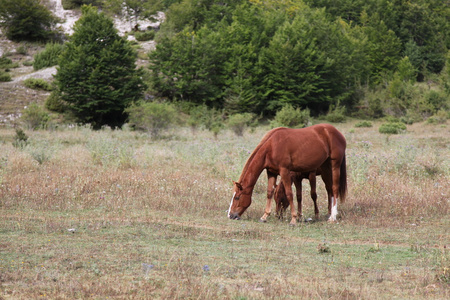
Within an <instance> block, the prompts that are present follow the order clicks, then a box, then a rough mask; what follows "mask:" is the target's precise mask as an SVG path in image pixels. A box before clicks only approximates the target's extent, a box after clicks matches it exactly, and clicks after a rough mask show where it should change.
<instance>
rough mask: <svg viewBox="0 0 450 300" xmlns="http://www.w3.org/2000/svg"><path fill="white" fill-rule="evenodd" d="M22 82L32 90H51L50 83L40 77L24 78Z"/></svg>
mask: <svg viewBox="0 0 450 300" xmlns="http://www.w3.org/2000/svg"><path fill="white" fill-rule="evenodd" d="M23 84H24V85H25V86H26V87H27V88H30V89H33V90H44V91H51V90H53V87H52V84H51V83H49V82H48V81H45V80H44V79H42V78H28V79H25V80H24V82H23Z"/></svg>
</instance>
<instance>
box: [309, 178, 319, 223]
mask: <svg viewBox="0 0 450 300" xmlns="http://www.w3.org/2000/svg"><path fill="white" fill-rule="evenodd" d="M308 179H309V185H310V186H311V199H312V200H313V202H314V217H315V219H316V220H319V207H318V206H317V191H316V187H317V185H316V172H310V173H309V177H308Z"/></svg>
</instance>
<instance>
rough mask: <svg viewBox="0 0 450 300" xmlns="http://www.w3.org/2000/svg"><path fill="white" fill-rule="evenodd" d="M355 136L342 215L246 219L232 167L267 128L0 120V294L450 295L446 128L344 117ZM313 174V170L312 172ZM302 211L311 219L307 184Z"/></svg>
mask: <svg viewBox="0 0 450 300" xmlns="http://www.w3.org/2000/svg"><path fill="white" fill-rule="evenodd" d="M337 127H338V128H339V129H340V130H341V131H342V132H343V133H344V135H345V136H346V138H347V141H348V150H347V162H348V169H349V171H348V181H349V195H348V198H347V201H346V203H345V204H343V205H341V206H340V208H339V210H340V215H339V217H340V218H339V223H338V224H328V223H327V222H326V221H325V220H326V216H325V213H326V201H325V200H324V199H325V189H324V188H323V184H322V183H321V182H320V180H319V183H318V192H319V202H320V203H319V205H320V208H321V220H320V221H317V222H312V223H301V224H299V225H297V226H296V227H290V226H288V223H287V222H286V221H279V220H276V219H275V218H274V217H272V218H270V219H269V222H268V223H266V224H261V223H259V222H258V219H259V217H260V216H261V215H262V212H263V209H264V205H265V200H264V198H265V189H266V186H265V185H266V179H265V175H264V174H263V175H262V176H261V178H260V180H259V182H258V184H257V186H256V189H255V194H254V200H253V203H252V206H251V207H250V208H249V210H248V212H247V213H246V214H245V216H244V218H243V220H242V221H231V220H227V218H226V209H227V208H228V205H229V199H230V197H231V194H230V190H231V180H233V179H234V180H235V179H237V178H238V177H239V174H240V171H241V169H242V167H243V165H244V163H245V160H246V159H247V157H248V156H249V152H250V151H252V150H253V148H254V147H255V146H256V144H257V143H258V142H259V139H260V138H261V137H262V135H263V134H264V132H265V131H266V130H267V128H259V129H257V130H256V131H255V132H254V133H247V134H246V135H245V136H244V137H243V138H238V137H235V136H234V135H233V134H232V133H230V132H224V133H222V134H220V135H219V137H218V139H217V140H215V139H214V138H213V137H212V134H210V133H208V132H198V133H197V134H196V135H195V136H194V135H192V134H191V132H190V131H189V130H188V129H183V128H182V129H177V130H176V131H174V132H173V133H171V134H170V135H169V136H167V137H166V138H164V139H161V140H151V139H150V138H149V137H148V136H147V135H144V134H140V133H136V132H128V131H123V132H120V131H109V130H104V131H98V132H93V131H91V130H90V129H88V128H83V127H81V128H80V127H77V128H72V129H64V130H61V131H53V132H48V131H37V132H27V134H28V135H29V137H30V138H29V140H30V143H29V145H28V146H26V147H25V148H24V149H16V148H14V147H13V146H12V141H13V137H14V130H12V129H3V130H0V137H1V142H0V214H1V216H0V299H2V298H5V299H9V298H12V299H36V298H42V299H45V298H49V299H74V298H81V299H90V298H93V299H99V298H100V299H106V298H117V299H122V298H134V299H149V298H151V299H216V298H217V299H280V298H282V299H298V298H300V297H302V298H313V299H324V298H327V299H386V298H401V299H405V298H408V299H423V298H425V297H427V298H432V299H446V298H449V296H450V293H449V283H450V275H449V267H450V260H449V253H448V247H449V234H448V228H449V225H450V224H449V223H450V222H449V199H450V188H449V184H448V183H449V182H450V159H449V158H450V147H449V143H450V136H449V134H448V127H446V126H433V125H424V124H417V125H413V126H410V127H409V128H408V133H406V134H403V135H398V136H389V137H386V136H385V135H381V134H379V133H378V132H377V129H378V126H377V125H376V126H374V127H373V128H368V129H367V128H354V127H353V123H348V124H343V125H338V126H337ZM305 182H306V181H305ZM304 190H305V192H304V194H305V196H304V197H305V201H304V212H305V214H306V216H307V217H309V216H313V214H314V213H313V209H312V201H309V200H308V199H307V197H306V195H308V192H309V187H308V186H306V185H305V187H304Z"/></svg>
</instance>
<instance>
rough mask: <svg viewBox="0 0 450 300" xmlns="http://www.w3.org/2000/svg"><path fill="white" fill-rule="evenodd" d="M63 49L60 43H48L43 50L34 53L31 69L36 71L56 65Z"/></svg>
mask: <svg viewBox="0 0 450 300" xmlns="http://www.w3.org/2000/svg"><path fill="white" fill-rule="evenodd" d="M63 49H64V46H63V45H62V44H59V43H48V44H47V45H45V49H44V50H42V51H41V52H39V53H37V54H35V55H34V61H33V69H34V70H35V71H36V70H40V69H43V68H48V67H52V66H55V65H57V64H58V59H59V56H60V55H61V53H62V51H63Z"/></svg>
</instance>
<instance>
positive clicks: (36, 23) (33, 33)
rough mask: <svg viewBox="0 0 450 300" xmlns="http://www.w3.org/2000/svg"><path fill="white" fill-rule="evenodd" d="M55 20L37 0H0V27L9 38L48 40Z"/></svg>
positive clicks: (17, 39)
mask: <svg viewBox="0 0 450 300" xmlns="http://www.w3.org/2000/svg"><path fill="white" fill-rule="evenodd" d="M56 22H57V18H56V17H55V16H53V15H52V13H51V12H50V11H49V10H48V9H47V8H46V7H45V6H44V5H42V4H41V3H40V1H39V0H0V27H1V28H2V29H3V33H4V34H5V35H6V37H7V38H8V39H10V40H15V41H22V40H28V41H45V40H48V39H49V38H51V36H52V30H53V27H54V26H55V25H56Z"/></svg>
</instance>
